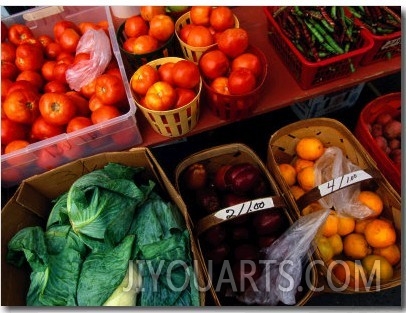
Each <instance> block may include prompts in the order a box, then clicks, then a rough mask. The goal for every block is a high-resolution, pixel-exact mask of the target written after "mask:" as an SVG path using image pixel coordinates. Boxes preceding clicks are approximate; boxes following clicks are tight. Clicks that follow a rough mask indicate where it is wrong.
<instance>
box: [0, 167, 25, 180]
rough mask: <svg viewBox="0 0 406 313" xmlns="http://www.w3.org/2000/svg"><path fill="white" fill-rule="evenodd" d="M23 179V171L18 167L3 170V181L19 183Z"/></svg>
mask: <svg viewBox="0 0 406 313" xmlns="http://www.w3.org/2000/svg"><path fill="white" fill-rule="evenodd" d="M22 179H23V172H22V170H21V169H20V168H18V167H10V168H8V169H4V170H2V171H1V181H4V182H10V183H18V182H20V181H21V180H22Z"/></svg>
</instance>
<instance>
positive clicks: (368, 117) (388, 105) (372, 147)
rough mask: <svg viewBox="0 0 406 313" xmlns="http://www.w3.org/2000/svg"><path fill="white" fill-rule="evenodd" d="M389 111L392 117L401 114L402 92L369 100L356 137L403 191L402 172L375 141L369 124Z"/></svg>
mask: <svg viewBox="0 0 406 313" xmlns="http://www.w3.org/2000/svg"><path fill="white" fill-rule="evenodd" d="M384 112H385V113H389V114H390V115H391V116H392V117H394V118H395V117H398V116H399V115H400V114H401V93H400V92H396V93H390V94H387V95H384V96H381V97H378V98H376V99H374V100H372V101H371V102H369V103H368V104H367V105H366V106H365V107H364V108H363V109H362V111H361V114H360V116H359V119H358V122H357V125H356V128H355V137H357V139H358V140H359V141H360V142H361V144H362V145H363V146H364V147H365V149H366V150H367V151H368V152H369V153H370V155H371V156H372V157H373V158H374V160H375V162H376V164H377V166H378V168H379V169H380V171H381V172H382V173H383V174H384V176H385V177H386V179H387V180H388V181H389V182H390V183H391V185H392V186H393V187H394V188H395V190H396V191H397V192H398V193H399V194H400V193H401V172H400V168H398V167H396V165H395V164H394V163H393V161H392V160H391V159H390V158H389V157H388V155H387V154H385V153H384V152H383V151H382V150H381V149H380V148H379V147H378V145H377V144H376V143H375V141H374V139H373V137H372V135H371V133H370V131H369V128H368V125H369V124H371V123H372V122H373V121H374V120H375V119H376V117H377V116H378V115H379V114H380V113H384Z"/></svg>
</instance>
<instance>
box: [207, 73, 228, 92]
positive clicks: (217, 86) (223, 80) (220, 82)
mask: <svg viewBox="0 0 406 313" xmlns="http://www.w3.org/2000/svg"><path fill="white" fill-rule="evenodd" d="M210 87H211V88H213V89H214V90H215V91H216V92H217V93H220V94H222V95H230V91H229V90H228V77H224V76H220V77H216V78H215V79H214V80H213V81H212V82H211V84H210Z"/></svg>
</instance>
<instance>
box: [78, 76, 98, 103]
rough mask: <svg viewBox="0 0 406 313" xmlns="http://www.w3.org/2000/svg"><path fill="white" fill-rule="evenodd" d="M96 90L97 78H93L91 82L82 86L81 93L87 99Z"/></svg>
mask: <svg viewBox="0 0 406 313" xmlns="http://www.w3.org/2000/svg"><path fill="white" fill-rule="evenodd" d="M95 91H96V79H93V80H92V81H91V82H90V83H88V84H87V85H85V86H82V87H81V88H80V93H81V94H82V95H83V96H84V97H85V98H87V99H90V97H91V96H92V95H93V94H94V93H95Z"/></svg>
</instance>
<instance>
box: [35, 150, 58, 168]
mask: <svg viewBox="0 0 406 313" xmlns="http://www.w3.org/2000/svg"><path fill="white" fill-rule="evenodd" d="M63 152H64V150H62V149H61V148H60V147H59V146H58V145H52V146H49V147H46V148H44V149H41V150H40V151H39V153H38V160H37V165H38V166H39V167H41V168H43V169H45V170H51V169H53V168H55V167H57V166H59V165H61V164H62V163H63V161H64V157H63Z"/></svg>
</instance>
